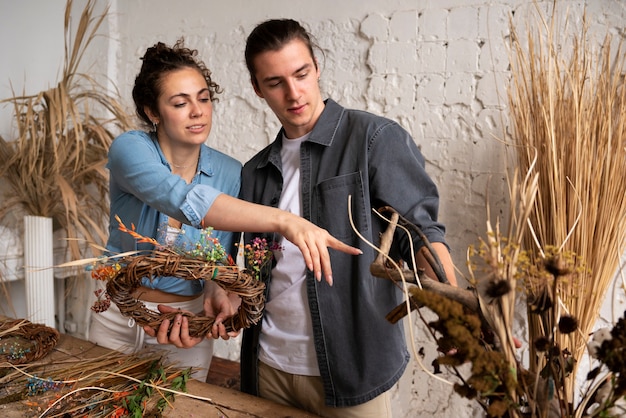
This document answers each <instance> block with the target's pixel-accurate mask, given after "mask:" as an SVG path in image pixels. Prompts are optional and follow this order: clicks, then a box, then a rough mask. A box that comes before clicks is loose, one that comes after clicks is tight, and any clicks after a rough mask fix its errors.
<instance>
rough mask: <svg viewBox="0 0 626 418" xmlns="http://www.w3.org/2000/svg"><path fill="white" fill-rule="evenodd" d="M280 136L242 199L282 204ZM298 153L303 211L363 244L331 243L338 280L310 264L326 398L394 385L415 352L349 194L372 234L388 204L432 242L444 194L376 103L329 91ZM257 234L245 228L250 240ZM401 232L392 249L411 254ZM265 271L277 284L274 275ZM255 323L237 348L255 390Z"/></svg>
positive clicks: (247, 174) (245, 384)
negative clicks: (349, 102)
mask: <svg viewBox="0 0 626 418" xmlns="http://www.w3.org/2000/svg"><path fill="white" fill-rule="evenodd" d="M281 136H282V132H279V134H278V136H277V139H276V140H275V141H274V142H273V143H272V144H270V145H269V146H268V147H266V148H265V149H264V150H262V151H261V152H259V153H258V154H257V155H256V156H255V157H253V158H252V159H251V160H250V161H249V162H248V163H247V164H245V165H244V169H243V174H242V185H241V195H240V196H241V197H242V198H243V199H245V200H248V201H252V202H256V203H261V204H264V205H269V206H276V205H277V204H278V201H279V198H280V195H281V192H282V185H283V180H282V175H281V159H280V148H281V140H280V138H281ZM300 154H301V157H300V158H301V167H300V170H301V171H300V178H301V196H302V214H303V216H304V217H305V218H306V219H308V220H310V221H311V222H313V223H315V224H317V225H319V226H320V227H322V228H325V229H326V230H328V232H330V233H331V234H332V235H334V236H335V237H336V238H338V239H340V240H342V241H344V242H345V243H347V244H349V245H353V246H355V247H359V248H361V250H363V255H360V256H351V255H347V254H344V253H341V252H338V251H334V250H331V263H332V269H333V280H334V284H333V286H332V287H330V286H328V284H327V283H326V282H325V281H321V282H317V281H316V280H315V278H314V277H313V274H312V273H311V272H309V274H308V277H307V295H308V301H309V309H310V311H311V317H312V322H313V333H314V343H315V350H316V353H317V362H318V365H319V369H320V374H321V377H322V380H323V382H324V391H325V400H326V404H327V405H330V406H335V407H343V406H352V405H358V404H361V403H364V402H367V401H369V400H371V399H373V398H374V397H376V396H378V395H380V394H381V393H383V392H385V391H387V390H388V389H390V388H391V387H392V386H393V385H394V384H395V383H396V382H397V381H398V379H399V378H400V377H401V376H402V373H403V371H404V369H405V367H406V365H407V363H408V360H409V354H408V351H407V348H406V343H405V337H404V332H403V329H402V324H401V323H398V324H395V325H392V324H390V323H389V322H387V320H386V319H385V315H386V314H387V313H388V312H389V311H391V310H392V309H393V308H394V307H395V306H396V305H398V304H399V303H400V302H401V300H402V297H401V296H402V295H401V293H400V291H399V289H398V288H397V287H396V286H395V285H394V284H393V283H392V282H391V281H389V280H385V279H381V278H376V277H373V276H372V275H371V274H370V272H369V266H370V264H371V263H372V261H373V260H374V258H375V257H376V253H375V251H374V250H373V249H371V248H370V247H369V246H367V245H365V244H364V243H363V242H362V241H361V240H360V239H359V238H358V237H357V235H356V234H355V233H354V231H353V230H352V228H351V226H350V221H349V212H348V196H351V211H352V218H353V221H354V224H355V226H356V229H357V230H358V231H359V232H360V233H361V234H362V235H364V236H365V237H366V238H367V239H368V240H369V241H370V242H372V243H374V244H378V243H379V238H378V237H379V234H380V233H381V232H382V231H384V230H385V229H386V227H387V223H386V222H385V221H383V220H381V219H380V218H379V217H377V216H372V208H374V209H378V208H380V207H382V206H385V205H389V206H392V207H393V208H394V209H396V210H397V211H398V212H399V213H400V214H401V215H402V216H404V217H405V218H407V219H408V220H409V221H411V222H413V223H414V224H416V225H417V226H419V227H420V228H421V229H422V231H423V232H424V234H425V235H426V237H427V238H428V239H429V240H430V241H431V242H444V243H445V240H444V232H445V229H444V227H443V225H442V224H440V223H439V222H437V212H438V205H439V196H438V192H437V188H436V186H435V184H434V183H433V181H432V180H431V178H430V177H429V175H428V174H427V173H426V171H425V169H424V158H423V156H422V154H421V152H420V151H419V149H418V148H417V146H416V144H415V142H414V140H413V138H412V137H411V136H410V135H409V133H408V132H407V131H406V130H405V129H403V128H402V127H401V126H400V125H399V124H397V123H396V122H394V121H392V120H389V119H386V118H383V117H380V116H376V115H373V114H371V113H367V112H363V111H358V110H349V109H344V108H343V107H341V106H340V105H338V104H337V103H335V102H334V101H332V100H330V99H329V100H327V101H326V106H325V108H324V111H323V112H322V114H321V116H320V118H319V120H318V122H317V124H316V125H315V128H314V129H313V131H312V132H311V134H310V136H309V138H308V140H307V141H305V142H303V144H302V146H301V150H300ZM252 237H253V234H246V236H245V238H244V239H245V242H249V241H250V240H251V239H252ZM268 238H269V240H272V237H271V236H269V237H268ZM395 241H396V242H395V244H394V247H395V249H394V251H395V253H396V255H399V256H400V257H402V258H403V259H404V260H410V259H411V257H410V254H409V251H410V246H409V242H408V239H407V238H406V236H403V235H401V234H397V237H396V238H395ZM414 243H415V250H416V251H417V250H418V249H419V248H420V247H421V246H422V245H423V243H422V242H421V241H420V240H419V239H418V238H415V239H414ZM266 280H267V283H268V287H269V286H271V277H267V278H266ZM260 326H262V322H261V325H260ZM258 333H259V326H258V325H257V326H256V327H255V328H252V329H249V330H245V331H244V336H243V345H242V355H241V367H242V390H243V391H245V392H248V393H253V394H256V393H257V387H258V381H257V379H258V376H257V361H258V360H257V350H258Z"/></svg>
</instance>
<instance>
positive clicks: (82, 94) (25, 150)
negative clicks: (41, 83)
mask: <svg viewBox="0 0 626 418" xmlns="http://www.w3.org/2000/svg"><path fill="white" fill-rule="evenodd" d="M72 3H73V2H72V0H68V1H67V3H66V8H65V23H64V24H65V34H66V40H65V60H64V67H63V71H62V73H61V79H60V81H59V82H58V84H57V85H56V86H55V87H53V88H50V89H48V90H46V91H42V92H40V93H38V94H35V95H25V94H23V95H15V94H14V97H11V98H8V99H5V100H3V101H1V102H0V103H10V104H11V105H12V106H13V108H14V114H15V123H16V126H17V136H16V138H15V139H14V140H6V139H5V138H2V137H0V161H2V164H1V165H0V178H2V181H3V182H5V184H6V185H7V186H8V189H9V190H7V191H6V195H5V196H4V197H3V201H2V203H1V204H0V220H3V219H8V220H9V221H10V222H14V221H15V219H20V218H19V217H18V218H8V215H13V216H15V214H16V213H15V212H16V211H17V214H18V215H22V214H24V215H27V214H30V215H35V216H46V217H51V218H53V221H54V225H55V226H54V227H55V229H58V228H62V229H64V230H65V231H66V234H67V237H68V238H82V239H83V240H86V241H88V242H104V241H105V240H106V237H107V230H106V220H107V217H108V211H109V207H108V174H107V172H106V170H105V162H106V158H107V152H108V149H109V146H110V144H111V142H112V140H113V138H114V137H115V135H117V134H118V133H119V132H121V131H123V130H127V129H129V128H130V127H131V125H132V124H131V121H130V116H129V115H128V114H127V113H126V111H125V110H124V109H123V107H122V106H121V104H120V103H119V102H118V100H117V92H115V93H110V92H108V91H107V90H106V88H105V87H104V86H102V85H101V84H99V83H98V82H97V81H96V79H94V78H93V77H92V76H90V75H89V74H85V73H81V72H79V64H80V61H81V59H82V58H83V55H84V53H85V50H86V49H87V48H88V47H89V45H90V43H91V42H92V41H93V40H94V38H95V37H96V36H97V31H98V29H99V27H100V25H101V24H102V22H103V21H104V19H105V17H106V14H107V12H108V8H107V9H106V11H105V13H104V14H102V15H100V16H94V10H93V9H94V5H95V0H89V1H88V2H87V3H86V5H85V8H84V9H83V11H82V13H81V16H80V20H79V22H78V25H77V27H76V31H75V36H74V38H73V39H72V38H71V33H70V15H71V10H72ZM68 245H69V247H70V251H71V255H72V257H73V258H75V259H77V258H81V255H82V252H81V249H80V247H79V245H78V241H76V240H69V241H68Z"/></svg>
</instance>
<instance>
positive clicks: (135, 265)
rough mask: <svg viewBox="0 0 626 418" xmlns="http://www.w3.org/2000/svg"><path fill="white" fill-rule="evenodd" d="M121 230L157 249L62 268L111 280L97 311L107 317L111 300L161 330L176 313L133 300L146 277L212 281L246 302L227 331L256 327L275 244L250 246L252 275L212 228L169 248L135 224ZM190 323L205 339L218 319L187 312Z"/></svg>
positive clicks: (248, 256) (192, 331) (124, 311)
mask: <svg viewBox="0 0 626 418" xmlns="http://www.w3.org/2000/svg"><path fill="white" fill-rule="evenodd" d="M116 219H117V221H118V223H119V229H120V231H122V232H125V233H128V234H130V235H131V236H132V237H133V238H135V239H136V240H137V242H141V243H150V244H152V245H154V246H155V249H154V250H152V251H150V252H149V253H141V252H132V253H125V254H119V255H111V256H105V257H98V258H96V259H86V260H81V261H80V262H70V263H65V264H64V265H62V266H60V267H67V266H75V265H77V263H80V264H88V269H90V270H91V276H92V278H94V279H96V280H103V281H106V292H102V290H101V289H99V290H96V297H97V298H98V300H97V301H96V302H95V304H94V306H93V307H92V310H94V311H96V312H102V311H104V310H106V309H107V308H108V306H109V305H110V303H111V301H112V302H114V303H115V304H116V305H117V307H118V308H119V309H120V311H121V313H122V314H123V315H125V316H127V317H129V318H133V319H134V320H135V321H136V322H137V324H139V325H141V326H145V325H147V326H150V327H152V328H158V327H159V326H160V324H161V323H162V322H163V320H164V319H169V320H172V319H173V318H174V316H175V315H176V313H167V314H162V313H160V312H155V311H152V310H150V309H147V308H146V307H145V305H144V304H143V303H142V302H141V301H139V300H137V299H136V298H135V297H134V296H133V292H134V291H135V290H137V289H138V288H139V286H140V285H141V280H142V278H144V277H157V276H175V277H181V278H184V280H200V279H204V280H212V281H214V282H215V283H217V284H218V285H219V286H221V287H222V288H224V289H226V290H228V292H230V293H233V294H236V295H238V296H240V297H241V305H240V306H239V308H238V310H237V313H236V314H235V315H233V316H231V317H230V318H228V319H226V320H225V321H224V326H225V327H226V330H227V331H229V332H230V331H238V330H240V329H242V328H248V327H250V326H251V325H253V324H256V323H257V322H258V321H259V319H260V318H261V315H262V311H263V306H264V303H265V284H264V283H263V282H262V281H261V280H259V277H258V275H259V272H260V271H261V269H262V268H263V266H264V265H266V264H267V263H270V262H271V261H272V259H273V252H274V251H276V250H278V249H279V247H278V246H276V245H271V246H270V245H268V244H267V242H266V241H265V240H255V241H254V242H252V243H250V244H248V245H246V246H245V249H244V255H245V257H246V259H247V260H248V262H249V263H250V265H251V266H252V269H253V270H252V271H251V270H247V269H240V268H239V267H238V266H237V265H235V263H234V261H233V259H232V258H231V257H229V256H226V251H225V250H224V248H223V247H222V245H221V243H220V242H219V240H218V239H216V238H214V237H212V236H211V232H212V228H205V229H203V231H202V234H201V236H202V239H201V240H199V241H198V242H196V243H192V245H190V246H182V247H178V246H176V245H168V246H164V245H161V244H159V242H158V241H157V240H155V239H154V238H150V237H144V236H142V235H140V234H138V233H137V232H136V231H135V227H134V225H131V227H130V228H129V227H127V226H126V225H125V224H124V223H123V222H122V220H121V219H120V218H119V217H117V216H116ZM183 314H184V315H186V316H187V317H188V318H189V333H190V335H192V336H202V335H206V334H207V333H208V332H210V330H211V327H212V326H213V323H214V322H215V318H211V317H204V316H195V315H192V314H190V313H183Z"/></svg>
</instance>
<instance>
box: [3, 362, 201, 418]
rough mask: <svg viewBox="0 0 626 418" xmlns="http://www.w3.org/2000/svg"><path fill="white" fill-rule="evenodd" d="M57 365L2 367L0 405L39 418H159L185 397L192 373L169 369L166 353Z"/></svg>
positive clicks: (34, 364) (41, 363)
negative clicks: (176, 398)
mask: <svg viewBox="0 0 626 418" xmlns="http://www.w3.org/2000/svg"><path fill="white" fill-rule="evenodd" d="M54 354H55V360H54V362H46V361H42V362H40V363H36V362H33V363H29V364H24V365H21V366H19V367H16V366H12V365H11V364H9V363H0V405H2V404H7V403H15V402H21V404H22V405H24V408H25V409H26V410H28V409H30V410H31V412H33V414H34V415H33V416H38V417H46V418H52V417H67V416H84V417H117V416H161V415H160V411H162V410H163V409H164V408H165V407H166V406H167V405H168V404H170V403H171V402H172V401H173V396H174V394H180V395H185V393H184V391H185V390H186V382H187V380H188V379H189V372H190V371H189V370H180V369H178V368H177V367H175V365H173V364H165V363H164V362H163V359H162V353H159V352H155V351H143V352H140V353H136V354H131V355H124V354H119V353H118V355H114V356H112V355H111V354H110V353H108V354H106V355H103V356H101V357H97V358H86V359H78V358H77V357H76V356H75V355H72V354H69V353H68V354H67V355H63V354H62V353H60V352H55V353H54Z"/></svg>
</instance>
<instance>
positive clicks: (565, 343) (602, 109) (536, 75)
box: [508, 7, 626, 402]
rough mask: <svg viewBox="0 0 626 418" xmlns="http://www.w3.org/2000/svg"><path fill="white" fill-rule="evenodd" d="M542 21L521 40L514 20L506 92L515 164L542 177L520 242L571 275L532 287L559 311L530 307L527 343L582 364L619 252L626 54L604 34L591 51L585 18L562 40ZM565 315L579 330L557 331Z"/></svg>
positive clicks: (534, 362)
mask: <svg viewBox="0 0 626 418" xmlns="http://www.w3.org/2000/svg"><path fill="white" fill-rule="evenodd" d="M537 10H539V8H538V7H537ZM538 15H539V18H538V19H537V20H538V24H537V25H532V24H530V25H529V26H531V27H534V28H536V31H533V30H530V29H529V30H527V33H526V36H525V37H524V38H522V37H521V36H520V35H518V33H517V31H516V30H515V27H514V25H513V24H511V29H512V35H513V44H512V55H511V64H512V83H511V86H510V89H509V92H508V93H509V108H510V112H511V121H512V123H513V128H514V133H513V138H514V141H515V143H516V145H517V146H516V147H515V151H516V153H517V155H516V158H517V161H516V162H517V166H518V167H519V172H520V173H526V172H531V173H537V174H538V194H537V198H536V201H535V203H534V208H533V211H532V213H531V214H530V218H529V223H530V225H531V230H532V233H529V234H527V235H526V238H525V242H524V245H525V249H526V250H528V251H529V252H530V253H535V254H537V255H536V264H541V262H542V258H544V256H545V252H546V249H548V248H550V247H553V248H555V249H556V254H557V255H558V254H568V253H569V254H574V256H575V258H574V259H573V260H570V261H572V262H573V270H571V271H575V272H576V274H569V275H564V276H562V277H561V279H554V280H552V281H551V282H550V281H549V280H543V281H535V282H532V281H531V282H528V284H529V286H528V288H527V289H526V290H527V292H528V297H529V301H531V300H535V301H536V300H540V299H541V298H545V297H548V298H553V301H552V306H554V309H555V311H556V312H557V315H556V316H554V317H551V318H548V317H546V316H542V315H534V314H532V312H531V311H532V310H533V309H529V312H531V313H529V326H530V341H531V342H533V341H535V339H536V338H538V337H541V336H548V337H553V338H554V339H555V342H556V344H557V347H560V348H561V349H567V350H569V352H571V354H572V357H573V359H579V358H580V357H581V355H582V354H583V353H584V350H585V344H586V341H587V338H588V335H589V333H590V331H591V330H592V327H593V326H594V324H595V323H596V321H597V319H598V316H599V310H600V308H601V305H602V302H603V300H604V297H605V295H606V291H607V288H608V287H609V285H610V283H611V282H612V280H613V279H614V276H615V274H616V271H617V269H618V266H619V264H620V256H621V255H622V254H623V253H624V249H625V242H626V169H625V167H626V165H625V164H626V87H625V84H624V64H625V60H626V58H625V56H624V54H623V52H622V50H621V42H620V43H619V45H618V47H617V49H615V45H614V44H613V43H612V40H611V38H610V37H608V36H607V37H606V39H605V40H604V42H603V44H602V47H601V48H600V49H599V50H597V51H596V50H594V49H592V47H591V46H590V44H589V34H588V30H587V25H586V20H585V19H584V18H583V27H582V29H581V30H580V32H579V33H576V34H573V35H571V38H568V37H567V36H568V35H567V34H568V30H567V28H566V27H565V26H564V27H561V26H560V25H558V24H557V22H556V18H555V17H554V16H555V15H556V13H553V17H552V18H551V19H546V18H545V17H544V16H543V15H542V14H541V12H539V11H538ZM567 41H569V42H567ZM524 42H525V45H524V44H523V43H524ZM535 161H536V165H534V164H535ZM538 248H539V250H537V249H538ZM556 260H557V261H558V257H557V258H556ZM544 261H545V260H544ZM555 277H556V276H555ZM566 314H567V315H570V316H572V317H574V318H576V319H577V321H578V327H579V332H573V333H567V334H564V333H555V332H554V330H555V329H556V327H557V324H556V323H555V319H558V317H559V316H562V315H566ZM531 350H532V352H531V356H530V358H531V369H533V370H535V371H537V370H541V368H542V367H544V366H545V364H544V363H543V361H544V357H542V356H541V355H540V354H537V352H536V350H535V349H534V346H532V345H531ZM575 372H576V364H573V365H572V373H571V374H570V375H569V376H568V377H567V378H566V382H565V393H566V395H567V396H568V398H567V399H566V402H570V401H571V400H572V399H573V395H574V392H573V387H574V382H575V375H576V373H575Z"/></svg>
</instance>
